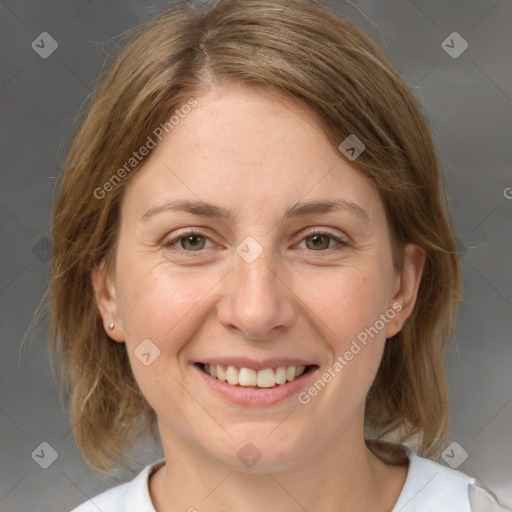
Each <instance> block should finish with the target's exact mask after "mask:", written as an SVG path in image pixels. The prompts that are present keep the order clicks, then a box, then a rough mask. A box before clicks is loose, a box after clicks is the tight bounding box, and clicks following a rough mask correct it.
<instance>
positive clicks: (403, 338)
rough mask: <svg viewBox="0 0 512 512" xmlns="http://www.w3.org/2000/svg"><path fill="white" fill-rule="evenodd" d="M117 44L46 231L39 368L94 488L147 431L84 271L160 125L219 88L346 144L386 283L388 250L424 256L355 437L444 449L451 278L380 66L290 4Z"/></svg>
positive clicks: (422, 168)
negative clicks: (48, 371) (312, 121)
mask: <svg viewBox="0 0 512 512" xmlns="http://www.w3.org/2000/svg"><path fill="white" fill-rule="evenodd" d="M126 37H127V40H126V41H124V44H123V45H122V47H121V49H120V50H119V51H118V52H117V54H116V56H115V58H114V59H113V62H112V63H111V65H110V67H109V68H108V69H107V70H106V71H104V72H102V74H101V78H100V81H99V83H98V85H97V87H96V90H95V92H94V94H93V96H92V99H91V101H90V105H89V106H88V108H87V112H86V113H85V115H84V116H83V118H82V119H81V120H80V124H79V126H78V128H77V130H76V134H75V135H74V139H73V142H72V144H71V148H70V150H69V153H68V155H67V159H66V162H65V164H64V169H63V172H62V175H61V177H60V182H59V190H58V195H57V197H56V201H55V204H54V209H53V212H52V217H51V233H52V246H53V252H52V255H51V261H50V274H51V276H50V277H51V279H50V283H49V287H48V290H47V293H46V298H47V299H48V301H49V302H48V304H49V307H50V314H51V319H50V324H49V338H50V353H51V355H52V356H53V358H52V364H54V363H53V361H55V360H58V364H59V368H60V391H61V396H62V397H65V398H66V399H67V400H69V409H70V420H71V424H72V426H73V436H74V439H75V442H76V445H77V448H78V450H79V452H80V454H81V455H82V457H83V459H84V460H85V462H86V463H87V464H88V465H89V466H90V467H91V468H92V469H93V470H95V471H98V472H100V473H104V474H110V473H112V469H113V467H114V463H119V464H121V465H127V462H128V461H129V455H128V452H127V448H128V447H129V446H131V444H132V443H133V442H134V441H135V440H136V439H137V437H138V436H140V435H141V434H142V433H143V432H144V431H145V430H146V429H148V428H149V429H150V430H151V432H152V433H153V435H154V426H155V423H156V414H155V412H154V410H153V409H152V408H151V407H150V406H149V404H148V403H147V401H146V400H145V398H144V396H143V395H142V393H141V392H140V390H139V388H138V385H137V383H136V381H135V379H134V376H133V373H132V371H131V368H130V364H129V359H128V356H127V353H126V346H125V344H123V343H117V342H114V341H113V340H112V339H110V338H109V336H108V335H107V333H106V332H105V329H104V327H103V322H102V317H101V315H100V314H99V309H98V304H97V302H96V298H95V293H94V290H93V286H92V282H91V272H92V269H93V268H94V267H95V266H96V265H97V264H99V263H100V262H102V261H105V262H106V264H107V265H108V267H107V268H108V269H110V268H111V265H112V261H113V259H114V255H115V252H116V242H117V236H118V228H119V222H120V204H121V199H122V197H123V191H124V189H125V188H126V186H127V185H128V184H129V183H130V180H131V179H132V178H133V176H134V175H135V174H136V172H137V171H138V170H139V169H140V168H141V166H142V164H143V163H144V159H143V160H142V161H141V162H138V163H137V164H136V165H133V169H130V170H129V172H124V173H122V172H121V169H122V168H123V166H124V169H125V171H126V162H128V161H130V158H132V157H133V152H134V150H136V149H137V148H140V147H141V146H143V145H144V144H145V143H146V141H147V140H148V137H150V136H151V135H152V134H153V133H154V130H155V128H156V127H158V126H161V125H163V124H165V123H166V122H167V121H168V120H169V117H170V115H171V114H172V113H173V112H174V111H175V110H176V109H178V108H180V107H181V106H182V105H185V104H186V103H187V102H189V101H190V98H191V97H194V95H196V96H199V95H200V94H201V93H202V92H204V91H205V90H206V89H208V88H210V87H214V86H217V85H221V84H222V83H226V82H231V83H238V84H245V85H247V86H250V87H255V88H257V89H259V90H261V91H262V92H265V93H268V94H270V95H272V96H273V97H276V98H281V99H283V98H289V99H293V100H294V101H295V102H296V103H297V104H301V105H303V106H306V107H307V108H308V109H309V111H310V112H311V113H313V114H314V115H315V116H316V118H317V119H318V121H319V123H320V126H321V128H322V129H323V130H324V131H325V135H326V137H327V138H328V140H329V142H330V143H332V144H333V146H334V147H336V148H338V146H339V145H340V143H341V142H342V141H343V140H344V139H345V138H346V137H347V136H348V135H351V134H353V135H356V136H357V138H358V139H359V140H360V141H362V142H363V143H364V145H365V150H364V152H363V153H361V154H360V156H359V157H358V158H357V160H355V161H353V162H351V163H352V165H353V166H354V167H355V168H356V169H358V170H359V172H361V173H363V175H365V176H366V177H367V178H368V179H369V180H370V181H371V183H373V185H374V186H375V187H376V188H377V190H378V192H379V195H380V198H381V199H382V201H383V204H384V207H385V210H386V214H387V220H388V224H389V226H390V238H391V241H392V245H391V247H392V250H393V263H394V266H395V268H396V269H397V270H401V268H402V265H403V258H404V244H406V243H408V242H413V243H416V244H418V245H419V246H420V247H422V248H423V249H424V251H425V253H426V260H425V266H424V271H423V275H422V279H421V282H420V286H419V291H418V296H417V301H416V305H415V308H414V310H413V312H412V314H411V315H410V317H409V318H408V319H407V321H406V322H405V324H404V326H403V328H402V330H401V331H400V332H399V333H398V334H396V335H395V336H394V337H393V338H391V339H388V340H387V342H386V345H385V349H384V353H383V357H382V361H381V364H380V367H379V370H378V372H377V375H376V377H375V380H374V382H373V384H372V387H371V389H370V392H369V393H368V396H367V400H366V410H365V426H366V428H367V429H368V431H369V432H370V433H371V435H372V436H375V438H377V439H379V438H382V437H383V436H385V435H388V434H390V433H393V432H397V431H400V434H399V440H400V441H401V442H405V441H407V440H408V439H410V438H412V437H416V438H417V439H418V440H419V441H418V447H417V452H418V453H419V454H420V455H423V456H425V457H433V456H434V455H437V453H438V451H439V450H440V448H441V445H442V444H443V443H444V442H445V440H446V437H447V435H448V425H449V395H448V388H447V384H446V378H445V373H444V360H445V354H446V349H447V347H448V345H449V343H450V339H451V336H452V333H453V323H454V316H455V311H456V307H457V302H458V300H459V296H460V286H461V285H460V280H461V278H460V266H459V259H458V255H457V250H456V239H455V235H454V231H453V228H452V222H451V212H450V207H449V202H448V194H447V190H446V184H445V181H444V176H443V172H442V168H441V165H440V162H439V158H438V156H437V152H436V149H435V144H434V141H433V137H432V134H431V131H430V129H429V126H428V123H427V121H426V117H425V114H424V113H423V110H422V108H421V106H420V105H419V102H418V101H417V99H416V97H415V96H414V94H413V92H412V91H411V90H410V88H409V87H408V85H407V84H406V83H405V81H404V80H403V79H402V78H401V76H400V75H399V74H398V72H397V71H396V70H395V69H394V67H393V65H392V64H391V62H390V61H389V59H388V58H387V57H386V55H385V54H384V53H383V51H381V49H380V48H379V47H378V46H377V45H376V44H375V43H374V42H373V41H372V40H371V39H370V38H369V37H368V36H366V35H365V34H364V33H363V32H362V31H361V29H359V28H357V27H356V26H355V25H354V24H352V23H351V22H349V21H348V20H347V19H345V18H344V17H343V16H341V15H340V14H338V13H337V12H335V11H332V10H331V9H330V8H328V7H326V6H324V5H317V2H308V1H306V0H244V1H234V0H220V1H217V2H210V3H209V4H208V3H204V2H203V3H187V4H177V5H174V6H173V8H172V9H168V10H166V11H165V12H163V13H160V14H158V15H157V16H156V17H154V18H153V19H151V20H149V21H147V22H144V23H142V24H140V25H139V26H137V27H135V28H134V29H132V30H131V31H129V33H128V34H127V36H126ZM116 173H117V177H118V178H119V179H117V180H116V183H113V181H112V180H113V177H114V175H116ZM121 178H122V179H121ZM107 182H109V183H111V184H112V186H105V184H106V183H107ZM102 187H103V188H102ZM100 189H102V190H104V191H106V190H107V189H108V193H107V192H101V194H99V193H98V192H97V191H98V190H100ZM98 196H101V197H98ZM57 356H58V357H57Z"/></svg>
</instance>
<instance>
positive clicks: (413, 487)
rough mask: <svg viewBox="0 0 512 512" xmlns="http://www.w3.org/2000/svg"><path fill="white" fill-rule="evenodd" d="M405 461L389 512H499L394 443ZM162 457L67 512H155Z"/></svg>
mask: <svg viewBox="0 0 512 512" xmlns="http://www.w3.org/2000/svg"><path fill="white" fill-rule="evenodd" d="M395 446H396V447H398V448H399V449H401V450H402V452H403V455H405V456H406V457H407V458H408V460H409V468H408V473H407V478H406V481H405V484H404V486H403V488H402V492H401V493H400V496H399V497H398V501H397V502H396V504H395V506H394V507H393V510H392V511H391V512H503V511H511V509H509V508H506V507H505V506H504V505H503V504H501V505H500V504H499V502H498V501H497V499H496V497H495V496H494V494H493V493H492V492H490V491H489V490H486V489H484V487H483V486H481V485H480V484H479V483H478V482H477V481H476V480H475V478H472V477H469V476H468V475H466V474H464V473H461V472H460V471H455V470H453V469H450V468H447V467H445V466H442V465H441V464H437V463H436V462H433V461H431V460H428V459H425V458H423V457H420V456H418V455H416V454H415V453H414V452H413V451H412V450H411V449H410V448H409V447H407V446H405V445H395ZM164 464H165V459H161V460H158V461H156V462H154V463H153V464H149V465H148V466H146V467H145V468H144V469H143V470H142V471H141V472H140V473H139V474H138V475H137V476H136V477H135V478H134V479H133V480H131V481H130V482H127V483H124V484H121V485H118V486H116V487H113V488H112V489H109V490H108V491H105V492H103V493H102V494H99V495H98V496H96V497H94V498H92V499H90V500H88V501H86V502H85V503H82V505H80V506H79V507H77V508H75V509H73V510H72V511H71V512H98V510H101V511H102V512H156V510H155V508H154V506H153V503H152V502H151V497H150V494H149V477H150V476H151V474H152V473H153V472H154V471H156V470H157V469H158V468H160V467H161V466H163V465H164Z"/></svg>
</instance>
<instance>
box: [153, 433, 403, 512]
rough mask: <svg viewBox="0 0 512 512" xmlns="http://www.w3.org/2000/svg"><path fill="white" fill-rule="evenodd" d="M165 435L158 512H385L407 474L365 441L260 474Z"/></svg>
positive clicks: (347, 442) (350, 439)
mask: <svg viewBox="0 0 512 512" xmlns="http://www.w3.org/2000/svg"><path fill="white" fill-rule="evenodd" d="M359 431H362V429H358V430H357V432H359ZM165 434H169V435H162V436H161V437H162V439H167V440H168V441H169V442H168V443H166V444H164V445H163V448H164V454H165V458H166V464H165V465H164V466H163V467H162V468H160V470H158V471H157V472H156V473H155V474H154V475H153V477H152V478H151V479H150V494H151V498H152V500H153V504H154V506H155V509H156V510H157V512H175V511H189V512H199V511H203V510H205V511H206V510H208V511H215V512H236V511H240V510H244V512H257V511H258V512H259V511H261V510H280V511H282V512H296V511H297V510H307V511H308V512H320V511H321V512H345V511H346V512H348V511H351V512H363V511H369V510H371V511H372V512H379V511H383V512H384V511H389V510H391V509H392V508H393V506H394V504H395V503H396V500H397V499H398V496H399V494H400V492H401V489H402V487H403V484H404V482H405V478H406V476H407V466H391V465H389V464H386V463H385V462H383V461H382V460H380V459H379V458H377V457H376V456H375V455H374V454H373V453H372V452H371V451H370V450H369V449H368V448H367V447H366V445H365V442H364V437H363V436H362V435H361V436H359V437H357V438H355V437H354V436H353V435H352V436H350V435H344V436H343V437H342V439H337V440H336V442H335V443H331V444H327V443H325V444H323V445H321V444H318V445H315V446H314V447H311V449H310V450H306V451H304V452H303V453H302V454H301V455H300V456H299V457H297V458H296V459H295V460H293V461H291V462H290V463H289V465H288V466H286V467H284V468H279V470H272V468H263V469H260V470H258V471H256V468H257V465H256V466H254V467H253V469H252V470H250V471H241V470H237V469H231V468H229V467H228V466H226V465H224V464H222V463H220V462H218V461H217V460H215V459H214V458H212V457H211V456H210V455H209V454H207V453H205V452H204V450H202V449H200V448H199V449H198V447H197V446H196V445H192V444H188V443H184V442H183V439H179V438H173V436H172V434H171V433H170V432H165Z"/></svg>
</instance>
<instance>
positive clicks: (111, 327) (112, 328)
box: [108, 322, 114, 331]
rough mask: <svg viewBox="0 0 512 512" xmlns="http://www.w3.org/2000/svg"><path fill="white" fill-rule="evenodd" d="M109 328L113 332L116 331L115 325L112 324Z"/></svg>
mask: <svg viewBox="0 0 512 512" xmlns="http://www.w3.org/2000/svg"><path fill="white" fill-rule="evenodd" d="M108 328H109V329H110V330H111V331H113V330H114V323H113V322H112V323H111V324H110V325H109V326H108Z"/></svg>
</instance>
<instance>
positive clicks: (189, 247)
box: [164, 231, 210, 252]
mask: <svg viewBox="0 0 512 512" xmlns="http://www.w3.org/2000/svg"><path fill="white" fill-rule="evenodd" d="M207 240H208V241H210V239H209V238H208V237H207V236H206V235H205V234H204V233H201V232H199V231H188V232H186V233H181V234H180V235H178V236H175V237H174V238H171V239H170V240H167V241H166V242H165V243H164V247H165V248H168V249H171V248H173V249H178V250H179V249H183V250H184V251H187V252H199V251H201V249H204V248H205V243H206V241H207ZM177 242H179V245H180V246H179V247H177V248H174V247H173V246H174V245H175V244H176V243H177Z"/></svg>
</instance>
